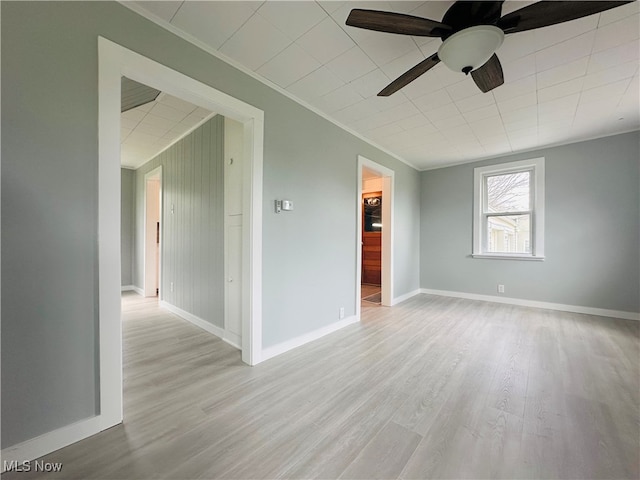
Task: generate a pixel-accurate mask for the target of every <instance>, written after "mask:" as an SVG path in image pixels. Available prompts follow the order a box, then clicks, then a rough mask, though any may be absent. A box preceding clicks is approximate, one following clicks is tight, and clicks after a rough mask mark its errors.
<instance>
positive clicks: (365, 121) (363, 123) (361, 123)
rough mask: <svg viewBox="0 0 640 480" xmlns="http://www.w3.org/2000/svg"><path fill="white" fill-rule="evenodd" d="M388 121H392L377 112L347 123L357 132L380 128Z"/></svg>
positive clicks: (387, 123) (388, 122)
mask: <svg viewBox="0 0 640 480" xmlns="http://www.w3.org/2000/svg"><path fill="white" fill-rule="evenodd" d="M390 123H393V121H392V120H389V119H388V118H386V117H385V116H384V115H382V114H381V113H380V112H378V113H375V114H373V115H369V116H366V117H364V118H361V119H360V120H356V121H354V122H351V123H349V126H350V127H351V128H353V129H355V130H357V131H359V132H368V131H371V130H374V129H377V128H380V127H382V126H383V125H389V124H390ZM400 130H402V129H400ZM396 133H397V132H396Z"/></svg>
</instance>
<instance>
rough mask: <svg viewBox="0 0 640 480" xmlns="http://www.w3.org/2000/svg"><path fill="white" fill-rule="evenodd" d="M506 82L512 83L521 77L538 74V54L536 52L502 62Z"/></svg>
mask: <svg viewBox="0 0 640 480" xmlns="http://www.w3.org/2000/svg"><path fill="white" fill-rule="evenodd" d="M502 72H503V74H504V83H505V84H507V85H508V84H510V83H512V82H515V81H516V80H520V79H521V78H525V77H528V76H530V75H535V74H536V56H535V55H534V54H531V55H527V56H526V57H522V58H518V59H516V60H512V61H510V62H508V63H503V64H502Z"/></svg>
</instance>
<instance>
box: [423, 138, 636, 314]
mask: <svg viewBox="0 0 640 480" xmlns="http://www.w3.org/2000/svg"><path fill="white" fill-rule="evenodd" d="M639 145H640V138H639V134H638V132H633V133H628V134H624V135H617V136H613V137H608V138H603V139H599V140H592V141H588V142H582V143H575V144H572V145H565V146H560V147H555V148H547V149H542V150H539V151H535V152H529V153H524V154H518V155H512V156H509V157H502V158H498V159H495V160H487V161H482V162H478V163H472V164H466V165H460V166H455V167H449V168H442V169H438V170H430V171H426V172H422V209H421V231H422V234H421V238H422V242H421V251H420V264H421V285H422V287H423V288H430V289H437V290H451V291H456V292H465V293H476V294H485V295H497V293H496V285H497V284H498V283H501V284H504V285H505V296H506V297H514V298H522V299H528V300H537V301H543V302H553V303H561V304H566V305H580V306H585V307H595V308H605V309H613V310H621V311H630V312H638V311H640V304H639V302H640V300H639V297H640V280H639V275H640V257H639V255H640V253H639V252H640V197H639V195H640V193H639V192H640V183H639V182H640V152H639V148H640V147H639ZM541 156H543V157H545V176H546V181H545V189H546V192H545V193H546V194H545V200H546V209H545V215H546V225H545V256H546V260H545V261H544V262H531V261H518V260H493V259H474V258H471V257H470V254H471V251H472V215H473V211H472V208H473V207H472V195H473V168H474V167H477V166H481V165H489V164H494V163H502V162H509V161H514V160H522V159H526V158H536V157H541Z"/></svg>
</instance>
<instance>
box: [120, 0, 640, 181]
mask: <svg viewBox="0 0 640 480" xmlns="http://www.w3.org/2000/svg"><path fill="white" fill-rule="evenodd" d="M452 3H453V2H452V1H450V0H449V1H430V2H416V1H402V2H395V1H371V2H360V1H358V2H352V1H349V2H342V1H335V2H334V1H319V2H313V1H290V2H280V1H271V0H268V1H266V2H244V1H234V2H209V1H199V2H157V3H156V2H138V5H140V6H141V7H143V8H147V9H148V10H149V12H151V13H152V14H153V15H155V16H156V17H160V18H162V19H164V20H165V21H168V22H171V24H172V25H173V26H174V27H177V28H178V29H180V30H182V31H184V32H185V33H187V34H188V35H191V36H193V37H196V38H198V39H200V40H201V41H204V42H205V43H207V44H208V45H209V46H210V47H211V48H213V49H217V50H219V51H220V52H221V53H223V54H224V55H226V56H228V57H231V58H232V59H233V60H235V61H236V62H239V63H240V64H242V65H244V66H245V67H246V68H248V69H250V70H252V71H254V72H255V74H256V75H257V76H258V77H263V78H265V79H268V80H269V81H270V82H273V83H275V84H276V85H278V86H279V87H280V88H283V89H286V90H287V92H288V93H289V94H290V95H293V96H295V97H297V98H299V99H301V100H302V101H304V102H306V103H308V104H311V105H312V106H314V107H316V108H317V109H318V110H320V111H322V112H325V114H326V115H328V116H329V117H330V118H332V119H333V120H334V121H336V122H338V123H340V124H342V125H344V126H346V127H348V128H351V129H353V130H355V131H357V132H359V133H360V134H361V135H362V136H364V137H365V138H367V139H369V140H370V141H372V142H374V143H377V144H379V145H382V146H384V147H385V148H387V149H389V150H390V151H391V152H393V153H394V154H396V155H397V156H399V157H400V158H402V159H403V160H405V161H407V162H410V163H411V164H413V165H415V166H417V167H418V168H433V167H434V166H442V165H446V164H447V163H459V162H461V161H467V160H473V159H478V158H484V157H486V156H488V155H497V154H504V153H508V152H515V151H519V150H521V149H529V148H539V147H543V146H545V145H549V144H553V143H567V142H573V141H578V140H581V139H585V138H592V137H593V136H598V135H611V134H614V133H619V132H623V131H629V130H637V129H638V128H640V118H639V117H640V112H639V110H640V106H639V105H638V92H637V91H638V89H639V88H640V87H638V66H639V64H640V61H639V59H640V40H639V37H640V27H639V25H640V17H639V8H638V7H639V5H640V2H635V3H633V4H629V5H625V6H622V7H618V8H614V9H612V10H609V11H606V12H603V13H601V14H596V15H591V16H588V17H585V18H582V19H578V20H575V21H572V22H567V23H563V24H560V25H553V26H550V27H545V28H542V29H537V30H532V31H527V32H520V33H516V34H509V35H507V36H506V37H505V40H504V43H503V44H502V46H501V47H500V48H499V49H498V51H497V55H498V57H499V58H500V60H501V63H502V67H503V70H504V78H505V83H504V85H502V86H500V87H498V88H497V89H495V90H493V91H492V92H489V93H486V94H484V93H481V92H479V90H478V88H477V87H476V85H475V84H474V82H473V80H472V79H471V77H470V76H469V77H465V76H464V75H462V74H461V73H459V72H452V71H451V70H449V69H448V68H447V67H446V66H445V65H444V64H442V63H440V64H438V65H436V66H435V67H434V68H432V69H431V70H430V71H429V72H427V73H426V74H424V75H422V76H421V77H419V78H418V79H417V80H415V81H414V82H412V83H410V84H409V85H407V86H406V87H405V88H403V89H402V90H400V91H398V92H396V93H395V94H393V95H391V96H390V97H377V96H376V95H377V93H378V92H379V91H380V90H381V89H382V88H384V87H385V86H386V85H387V84H388V83H390V82H391V81H392V80H393V79H395V78H397V77H398V76H399V75H401V74H402V73H404V72H405V71H407V70H408V69H409V68H411V67H413V66H414V65H416V64H417V63H419V62H420V61H422V60H423V59H425V58H426V57H427V56H430V55H432V54H433V53H434V52H436V51H437V50H438V47H439V46H440V44H441V40H440V39H439V38H430V37H414V36H404V35H393V34H388V33H383V32H373V31H369V30H364V29H358V28H354V27H349V26H347V25H345V21H346V19H347V17H348V15H349V13H350V12H351V10H352V9H353V8H364V9H374V10H386V11H395V12H399V13H405V14H409V15H415V16H422V17H427V18H432V19H434V20H441V19H442V16H443V15H444V13H445V12H446V11H447V9H448V8H449V7H450V6H451V5H452ZM532 3H535V2H530V1H527V2H522V1H506V2H504V4H503V14H506V13H509V12H512V11H515V10H517V9H520V8H523V7H525V6H527V5H529V4H532ZM165 98H167V97H165ZM171 102H175V103H171ZM179 102H180V101H179V100H177V99H176V100H169V101H167V102H165V103H164V104H163V106H161V107H156V106H153V107H152V108H151V109H149V107H147V110H145V111H144V112H142V111H139V112H137V113H134V114H132V115H131V116H129V117H124V116H123V119H122V126H123V132H129V134H128V136H131V135H132V134H133V133H135V127H136V126H137V125H138V124H141V125H144V127H141V128H142V130H140V131H139V132H138V133H139V134H140V135H145V134H148V135H153V134H160V133H161V132H162V131H166V133H164V134H162V135H160V138H164V137H166V136H171V135H173V134H174V133H177V132H180V131H182V129H185V128H187V129H188V128H190V127H192V126H193V124H194V122H195V123H197V122H198V121H200V120H201V118H202V116H201V115H202V112H196V111H195V110H193V111H189V108H190V107H189V106H185V105H183V104H180V103H179ZM156 108H157V110H156V111H155V112H154V109H156ZM177 111H179V112H181V113H177ZM147 113H148V114H151V115H155V116H157V117H161V118H164V119H166V120H169V121H171V122H176V123H175V125H174V126H171V127H169V128H167V127H168V126H167V125H166V124H163V125H156V126H154V125H153V123H154V122H156V123H159V122H158V120H154V117H150V118H149V119H147V120H146V121H144V122H141V115H146V114H147ZM181 114H182V118H180V115H181ZM155 127H157V129H156V130H154V128H155ZM172 132H174V133H172ZM132 138H136V136H135V135H134V137H132ZM140 138H143V139H145V140H149V138H147V137H140Z"/></svg>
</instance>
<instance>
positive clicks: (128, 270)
mask: <svg viewBox="0 0 640 480" xmlns="http://www.w3.org/2000/svg"><path fill="white" fill-rule="evenodd" d="M134 175H135V174H134V171H133V170H130V169H128V168H121V169H120V202H121V205H120V215H121V217H120V255H121V259H120V264H121V265H120V278H121V281H120V285H122V286H125V285H126V286H128V285H133V242H134V235H133V229H134V221H135V210H134V203H133V200H134V197H133V196H134V184H133V177H134Z"/></svg>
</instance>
